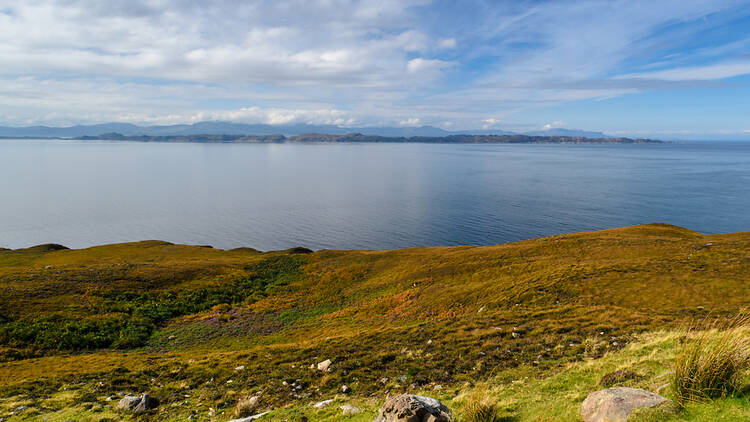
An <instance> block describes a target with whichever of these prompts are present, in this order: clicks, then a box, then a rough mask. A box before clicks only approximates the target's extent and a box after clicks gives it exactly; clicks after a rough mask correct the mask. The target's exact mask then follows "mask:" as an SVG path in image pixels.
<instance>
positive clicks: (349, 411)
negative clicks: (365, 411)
mask: <svg viewBox="0 0 750 422" xmlns="http://www.w3.org/2000/svg"><path fill="white" fill-rule="evenodd" d="M339 407H340V408H341V411H342V412H343V414H344V415H356V414H358V413H361V412H362V410H361V409H360V408H358V407H355V406H352V405H351V404H345V405H342V406H339Z"/></svg>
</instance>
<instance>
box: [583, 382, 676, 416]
mask: <svg viewBox="0 0 750 422" xmlns="http://www.w3.org/2000/svg"><path fill="white" fill-rule="evenodd" d="M669 403H671V402H670V400H668V399H665V398H664V397H662V396H660V395H658V394H655V393H652V392H650V391H646V390H641V389H639V388H629V387H614V388H607V389H605V390H599V391H595V392H593V393H591V394H589V396H588V397H586V400H584V401H583V404H582V405H581V417H582V418H583V420H584V422H625V421H627V420H628V417H629V416H630V414H631V413H633V411H635V410H637V409H648V408H653V407H657V406H661V405H665V404H669Z"/></svg>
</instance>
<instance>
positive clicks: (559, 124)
mask: <svg viewBox="0 0 750 422" xmlns="http://www.w3.org/2000/svg"><path fill="white" fill-rule="evenodd" d="M560 127H565V122H563V121H560V120H555V121H554V122H552V123H547V124H546V125H544V126H543V127H542V129H544V130H548V129H556V128H560Z"/></svg>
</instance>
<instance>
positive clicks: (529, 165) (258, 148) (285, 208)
mask: <svg viewBox="0 0 750 422" xmlns="http://www.w3.org/2000/svg"><path fill="white" fill-rule="evenodd" d="M651 222H666V223H671V224H676V225H680V226H683V227H687V228H690V229H693V230H697V231H700V232H703V233H719V232H733V231H746V230H750V144H748V143H688V144H669V145H588V146H584V145H419V144H400V145H389V144H361V145H356V144H345V145H335V144H322V145H293V144H279V145H240V144H158V143H151V144H145V143H134V142H100V141H93V142H89V141H84V142H79V141H50V140H0V247H9V248H19V247H27V246H31V245H35V244H40V243H49V242H55V243H62V244H64V245H67V246H69V247H85V246H91V245H97V244H104V243H113V242H125V241H135V240H143V239H161V240H167V241H171V242H177V243H190V244H205V245H213V246H215V247H220V248H232V247H237V246H251V247H255V248H258V249H262V250H272V249H282V248H288V247H292V246H298V245H301V246H306V247H309V248H313V249H319V248H337V249H344V248H366V249H389V248H400V247H409V246H419V245H462V244H478V245H487V244H496V243H502V242H508V241H514V240H520V239H528V238H533V237H538V236H546V235H552V234H559V233H566V232H575V231H581V230H593V229H604V228H610V227H618V226H625V225H631V224H641V223H651Z"/></svg>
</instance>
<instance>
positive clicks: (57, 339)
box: [0, 255, 304, 350]
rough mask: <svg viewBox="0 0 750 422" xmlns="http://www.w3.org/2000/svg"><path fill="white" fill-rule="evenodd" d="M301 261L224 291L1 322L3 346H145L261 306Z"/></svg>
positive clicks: (141, 298) (290, 259) (133, 297)
mask: <svg viewBox="0 0 750 422" xmlns="http://www.w3.org/2000/svg"><path fill="white" fill-rule="evenodd" d="M303 263H304V258H303V257H302V256H300V255H289V256H276V257H271V258H268V259H266V260H263V261H261V262H259V263H257V264H254V265H250V266H247V267H246V268H245V270H247V271H248V272H249V275H248V276H246V277H241V278H238V279H235V280H234V281H232V282H230V283H226V284H225V285H220V286H212V287H204V288H200V289H196V290H191V291H182V292H175V291H167V292H159V293H135V292H117V293H114V294H106V295H102V296H101V297H102V299H104V300H103V302H104V303H105V305H104V306H101V307H100V309H99V310H98V312H97V313H95V314H93V315H88V316H86V317H83V318H73V317H69V316H64V315H46V316H42V317H37V318H24V319H19V320H12V319H10V318H7V317H2V318H0V344H4V345H8V346H11V347H34V348H39V349H54V350H86V349H101V348H108V347H112V348H117V349H130V348H136V347H140V346H143V345H144V344H145V343H146V342H147V341H148V339H149V338H150V337H151V333H152V332H153V331H154V330H155V329H156V328H157V327H158V326H159V325H160V324H163V323H164V322H166V321H168V320H169V319H171V318H175V317H178V316H181V315H188V314H193V313H196V312H201V311H205V310H207V309H210V308H212V307H214V306H216V305H219V304H238V303H253V302H256V301H258V300H260V299H262V298H264V297H266V296H268V295H269V294H270V293H272V292H273V291H274V289H276V288H278V287H280V286H283V285H285V284H288V283H289V282H290V281H291V280H293V279H294V278H295V277H298V276H299V274H300V271H299V268H300V266H301V265H302V264H303Z"/></svg>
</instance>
